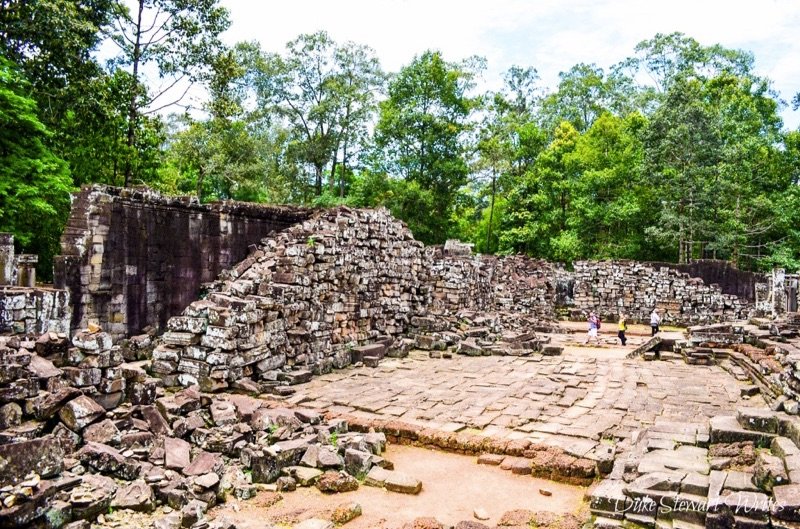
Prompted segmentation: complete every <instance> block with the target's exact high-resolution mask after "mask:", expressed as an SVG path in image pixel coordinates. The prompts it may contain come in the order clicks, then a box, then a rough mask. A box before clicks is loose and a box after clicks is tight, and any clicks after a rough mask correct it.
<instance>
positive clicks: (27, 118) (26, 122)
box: [0, 56, 71, 279]
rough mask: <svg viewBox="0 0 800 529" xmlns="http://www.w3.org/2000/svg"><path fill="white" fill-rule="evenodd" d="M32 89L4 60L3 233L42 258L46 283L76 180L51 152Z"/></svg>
mask: <svg viewBox="0 0 800 529" xmlns="http://www.w3.org/2000/svg"><path fill="white" fill-rule="evenodd" d="M28 89H29V85H28V83H27V82H26V81H25V79H24V78H23V77H22V74H21V73H20V72H19V71H18V70H17V68H16V67H15V66H14V65H13V64H12V63H11V62H9V61H8V60H6V59H5V58H3V57H1V56H0V231H7V232H11V233H13V234H14V237H15V242H16V244H17V246H18V247H19V249H20V250H22V251H24V252H26V253H38V254H39V256H40V274H41V276H43V278H44V279H47V278H49V277H50V274H51V271H52V256H53V255H54V254H55V253H56V252H57V251H58V247H59V237H60V234H61V230H62V229H63V226H64V222H65V220H66V216H67V213H68V211H69V204H70V198H69V193H70V191H71V179H70V175H69V169H68V168H67V165H66V163H64V161H63V160H61V159H60V158H58V157H57V156H55V155H54V154H53V153H52V152H51V151H50V150H49V149H48V148H47V145H46V141H47V138H48V136H49V132H48V131H47V128H46V127H45V126H44V125H43V124H42V122H41V121H39V118H38V116H37V113H36V112H37V107H36V103H35V102H34V101H33V100H32V99H30V98H29V97H28V96H27V95H26V94H27V93H28Z"/></svg>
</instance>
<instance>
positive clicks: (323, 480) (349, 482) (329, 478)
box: [316, 470, 358, 493]
mask: <svg viewBox="0 0 800 529" xmlns="http://www.w3.org/2000/svg"><path fill="white" fill-rule="evenodd" d="M316 485H317V488H318V489H319V490H320V491H322V492H329V493H333V492H348V491H352V490H356V489H358V480H356V478H354V477H353V476H351V475H349V474H347V473H346V472H336V471H335V470H329V471H327V472H325V473H324V474H322V476H320V478H319V480H318V481H317V483H316Z"/></svg>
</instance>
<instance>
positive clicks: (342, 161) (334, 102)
mask: <svg viewBox="0 0 800 529" xmlns="http://www.w3.org/2000/svg"><path fill="white" fill-rule="evenodd" d="M249 55H250V61H249V63H250V67H251V73H250V82H251V84H252V86H253V87H254V89H255V92H256V94H257V96H258V100H259V104H260V105H261V107H262V108H263V109H264V111H265V112H266V113H267V114H268V115H271V116H274V117H275V118H277V119H280V120H283V121H284V122H285V127H286V128H287V129H288V130H290V131H291V133H292V136H293V145H292V149H291V151H292V154H293V156H295V157H296V158H297V160H299V161H301V162H302V163H305V164H308V165H309V166H310V167H311V168H312V169H313V185H314V191H315V193H316V195H321V194H322V191H323V180H324V176H325V172H326V169H328V171H329V179H328V180H329V189H330V191H331V193H333V192H334V191H335V188H336V178H337V174H339V171H338V169H339V167H341V168H342V173H344V172H346V170H347V165H348V163H349V162H350V161H351V160H352V158H353V153H354V151H357V150H358V145H359V144H360V143H361V142H362V141H363V140H364V137H365V136H366V125H367V123H368V122H369V121H370V119H371V118H372V116H373V114H374V111H375V96H376V93H377V91H379V90H380V88H381V86H382V84H383V74H382V72H381V69H380V65H379V63H378V60H377V58H376V57H375V54H374V52H373V51H372V50H371V49H370V48H368V47H366V46H362V45H358V44H355V43H352V42H347V43H345V44H341V45H340V44H337V43H336V42H334V41H333V39H331V38H330V36H329V35H328V34H327V33H325V32H323V31H320V32H317V33H313V34H307V35H300V36H299V37H298V38H297V39H295V40H293V41H291V42H289V43H288V44H287V45H286V54H285V56H281V55H278V54H266V55H264V54H262V53H261V52H260V51H259V50H258V48H257V46H253V45H250V50H249ZM340 154H341V158H340ZM340 188H341V191H340V193H341V194H343V193H344V184H343V182H342V181H340Z"/></svg>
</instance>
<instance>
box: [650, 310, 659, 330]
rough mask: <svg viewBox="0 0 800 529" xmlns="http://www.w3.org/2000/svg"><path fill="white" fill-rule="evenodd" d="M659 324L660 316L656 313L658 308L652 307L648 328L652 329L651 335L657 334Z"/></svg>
mask: <svg viewBox="0 0 800 529" xmlns="http://www.w3.org/2000/svg"><path fill="white" fill-rule="evenodd" d="M659 325H661V316H659V315H658V309H653V312H651V313H650V329H651V330H652V331H653V336H655V335H656V334H658V330H659V329H658V326H659Z"/></svg>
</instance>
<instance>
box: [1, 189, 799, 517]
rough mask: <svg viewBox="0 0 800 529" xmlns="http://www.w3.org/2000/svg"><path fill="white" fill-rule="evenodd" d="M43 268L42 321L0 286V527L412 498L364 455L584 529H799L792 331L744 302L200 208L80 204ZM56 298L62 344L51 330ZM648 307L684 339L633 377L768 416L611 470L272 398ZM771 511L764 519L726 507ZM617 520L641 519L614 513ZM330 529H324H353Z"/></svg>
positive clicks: (512, 444)
mask: <svg viewBox="0 0 800 529" xmlns="http://www.w3.org/2000/svg"><path fill="white" fill-rule="evenodd" d="M62 247H63V249H64V255H63V256H62V257H61V258H60V259H59V261H58V264H57V266H56V277H57V282H58V286H60V287H63V288H61V289H49V290H48V292H51V294H47V295H46V296H45V297H47V296H51V297H52V299H57V300H58V303H57V307H56V306H53V305H47V303H44V302H42V301H41V299H43V298H41V297H39V298H37V297H36V295H35V291H36V290H37V289H36V288H35V287H31V286H27V287H16V286H14V287H0V314H2V315H3V318H4V319H0V325H2V324H3V322H6V323H5V328H3V329H0V332H5V333H6V334H5V335H4V336H0V503H1V504H2V507H0V527H47V528H58V527H69V528H70V529H77V528H78V527H88V523H89V521H93V522H95V523H99V524H100V525H102V524H103V523H105V522H103V521H102V520H104V519H105V518H104V517H105V516H109V517H110V516H111V515H110V513H111V512H113V511H114V510H115V509H126V510H133V511H142V512H153V511H154V510H155V509H157V508H158V509H159V511H158V512H160V513H163V515H162V516H160V517H156V520H155V527H157V528H159V529H161V528H164V529H166V528H173V527H174V528H177V527H194V528H196V529H200V528H205V527H210V526H216V527H231V524H230V523H228V522H225V521H224V520H216V521H214V522H211V523H209V522H208V521H206V520H204V513H206V512H207V511H208V510H209V509H211V508H212V507H213V506H214V505H215V504H217V503H219V502H221V501H225V500H226V499H230V498H238V499H245V498H249V497H252V496H253V495H255V493H256V492H257V491H258V490H272V491H280V490H289V489H291V488H293V487H296V486H310V485H313V486H316V487H318V488H319V489H320V490H322V491H325V492H336V491H346V490H352V489H354V488H357V487H359V486H361V485H368V486H379V487H384V488H386V489H387V490H390V491H397V492H401V493H411V494H414V493H417V492H419V490H420V487H421V486H422V484H421V483H420V482H419V481H418V480H416V479H414V478H413V477H411V476H408V475H405V474H403V472H402V469H398V470H394V469H393V465H392V463H391V462H390V461H388V460H386V459H385V458H384V457H383V451H384V448H385V444H386V442H387V441H389V442H403V443H413V444H419V445H422V446H429V447H437V448H440V449H444V450H452V451H457V452H460V453H467V454H473V455H477V456H480V457H479V462H480V463H483V464H497V465H500V466H501V467H503V468H508V469H510V470H511V471H513V472H515V473H519V474H533V475H535V476H542V477H546V478H548V479H554V480H559V481H565V482H570V483H576V484H582V485H589V484H590V483H593V482H597V483H599V485H598V486H597V487H596V488H594V489H593V491H592V492H590V493H589V496H590V498H591V501H590V508H591V511H592V514H593V516H594V526H595V527H623V526H625V527H631V526H637V527H639V526H641V527H653V526H656V525H657V526H659V527H661V526H665V527H666V526H668V525H669V526H672V527H702V526H705V527H713V528H716V527H734V526H735V527H770V526H771V527H792V525H791V524H792V523H795V522H797V521H800V515H798V514H797V513H798V512H800V500H799V499H800V489H797V487H800V485H796V484H795V483H800V474H798V475H797V476H795V473H797V472H800V465H798V464H797V457H798V456H797V452H798V450H799V449H798V448H797V445H798V444H800V434H798V433H797V432H800V423H799V422H798V419H797V415H798V412H799V411H800V410H799V409H798V408H800V405H798V402H800V383H798V382H797V380H798V377H797V375H796V374H797V368H796V365H797V364H796V362H797V361H798V360H799V359H800V336H798V332H799V331H800V319H798V318H797V316H796V314H787V315H786V316H785V317H783V318H782V319H777V320H774V319H758V318H752V317H751V316H753V315H755V314H756V305H755V304H754V303H753V300H751V299H748V298H745V297H742V296H736V295H733V294H730V293H726V292H724V291H723V289H722V288H721V287H719V286H715V285H708V284H706V283H705V282H703V281H702V280H699V279H696V278H693V277H692V276H690V275H689V274H687V273H684V272H681V271H678V270H675V269H672V268H670V267H667V266H659V265H656V264H649V265H648V264H640V263H633V262H601V263H596V262H594V263H593V262H578V263H575V264H574V271H570V270H568V269H567V268H565V267H563V266H560V265H555V264H552V263H546V262H543V261H539V260H535V259H529V258H526V257H522V256H502V257H492V256H475V255H473V254H472V252H471V250H470V249H469V248H468V247H467V246H465V245H461V244H458V243H455V242H451V243H448V244H447V245H445V246H444V247H425V246H424V245H422V244H421V243H419V242H418V241H416V240H414V238H413V236H412V234H411V233H410V231H409V230H408V229H407V227H406V226H405V225H404V224H402V223H401V222H399V221H397V220H396V219H394V218H392V217H391V215H390V214H389V213H388V212H387V211H385V210H355V209H349V208H345V207H340V208H335V209H330V210H319V211H312V210H304V209H295V208H271V207H261V206H249V205H241V204H235V203H226V204H216V205H210V206H209V205H200V204H198V203H196V202H194V201H192V200H188V199H178V198H168V197H161V196H160V195H157V194H154V193H152V192H150V191H146V190H117V189H113V188H106V187H99V186H95V187H90V188H85V189H84V190H82V192H81V193H80V194H79V195H78V197H77V199H76V202H75V206H74V208H73V214H72V216H71V219H70V222H69V226H68V229H67V232H66V233H65V235H64V238H63V239H62ZM12 248H13V247H12ZM7 254H8V252H6V254H3V255H7ZM7 262H8V259H7V258H6V259H5V260H4V261H3V260H2V259H0V264H3V270H8V269H9V268H8V266H7V265H6V264H5V263H7ZM4 273H7V275H6V276H5V277H10V275H11V273H10V272H4ZM22 276H24V274H22ZM17 288H22V290H21V292H22V294H20V293H18V292H17V291H15V290H14V289H17ZM39 290H42V291H43V292H44V291H45V290H44V289H41V288H40V289H39ZM200 291H202V295H201V296H200V299H197V293H198V292H200ZM70 295H71V299H72V302H73V305H72V309H73V312H72V316H71V317H72V319H71V323H70V312H69V310H62V309H63V308H69V299H70ZM48 299H50V298H48ZM9 300H12V301H10V302H9ZM653 306H656V307H658V308H661V309H662V310H663V312H665V313H666V315H667V318H668V320H669V321H672V322H675V323H683V324H687V323H688V324H697V323H702V324H703V325H702V326H698V325H696V326H694V327H691V328H690V329H689V331H688V334H687V336H686V337H685V338H683V339H680V340H676V341H675V343H674V347H673V349H672V351H671V352H670V353H664V354H663V355H661V354H659V353H658V352H656V351H654V348H655V346H657V345H658V344H657V343H655V342H653V343H650V342H646V343H644V344H643V346H642V347H640V348H639V349H637V351H636V352H641V353H642V354H643V355H644V357H645V360H659V359H660V360H662V361H664V360H670V361H677V360H683V361H685V362H686V363H687V364H691V365H708V364H711V365H715V366H720V367H722V368H723V369H725V370H727V371H728V372H729V373H730V374H731V375H732V376H733V377H735V378H736V379H737V380H741V381H742V383H745V382H746V383H747V384H746V385H745V386H743V387H742V395H743V396H747V397H749V396H751V395H758V396H759V398H763V399H764V400H765V401H766V402H767V403H768V404H769V405H770V406H771V409H753V410H748V409H742V410H740V412H739V414H738V415H736V416H718V417H712V418H711V420H710V421H708V422H707V423H698V424H683V425H671V426H669V427H667V428H665V426H664V425H663V424H662V425H658V424H656V425H654V426H653V427H651V428H644V429H642V430H641V431H638V433H634V434H632V435H630V437H628V436H626V437H625V438H624V439H616V438H614V436H613V434H610V435H611V438H610V440H611V441H614V442H618V443H619V444H618V445H617V446H619V448H618V449H617V448H616V447H615V446H614V445H604V444H603V443H602V442H600V439H599V438H598V439H597V440H593V441H592V442H591V443H590V444H591V449H588V448H586V447H587V446H589V445H587V444H586V442H584V441H581V442H576V443H575V444H574V445H571V444H567V445H558V446H553V445H546V444H542V443H538V442H535V441H533V440H531V439H529V438H527V437H516V438H513V439H512V438H507V439H500V438H493V437H491V436H490V435H482V434H478V433H470V432H468V431H465V430H460V431H444V430H435V429H429V428H421V427H419V426H418V425H415V424H411V423H407V422H403V421H401V420H371V419H370V420H367V419H365V418H364V417H363V416H359V415H347V414H345V415H341V414H336V413H324V414H323V413H320V412H317V411H315V410H314V409H313V408H309V407H303V406H301V404H302V403H303V401H304V398H303V396H302V395H297V394H296V392H295V391H296V390H295V387H297V385H298V384H302V383H304V382H308V381H309V380H310V379H312V378H314V377H317V376H320V375H324V374H326V373H330V372H331V370H333V369H341V368H345V367H347V366H351V365H356V366H360V365H364V366H372V367H375V366H378V365H380V364H381V362H382V361H383V360H384V358H385V357H391V358H400V359H402V358H403V357H406V356H407V355H408V354H409V352H410V351H420V350H421V351H424V353H425V355H426V357H427V358H433V359H439V358H448V357H452V356H453V355H455V354H459V355H462V356H465V357H466V356H492V357H506V356H509V357H514V359H517V357H519V358H518V359H519V360H520V361H524V362H533V363H536V362H543V360H542V359H543V358H551V359H552V358H555V357H558V355H560V354H561V353H562V345H561V344H562V343H563V340H561V339H560V338H558V336H559V335H563V333H564V329H563V328H561V327H560V326H559V324H558V323H557V322H556V316H557V315H558V314H559V311H562V312H561V313H562V314H563V311H567V312H570V311H571V312H572V314H573V316H575V317H582V314H583V313H585V312H586V311H587V310H600V311H601V312H602V313H603V314H606V315H609V316H611V315H613V314H616V313H617V312H618V311H619V310H620V309H622V310H624V311H625V312H627V313H628V314H629V315H631V316H632V317H633V318H634V319H645V318H646V315H647V313H649V311H650V310H651V308H652V307H653ZM9 314H10V315H12V317H9V316H8V315H9ZM50 315H53V316H50ZM748 319H749V322H748V321H747V320H748ZM732 320H739V321H738V322H737V323H731V321H732ZM84 328H86V329H88V330H84ZM76 329H78V330H77V332H76ZM158 330H164V331H165V332H163V334H160V335H158V332H157V331H158ZM554 340H555V341H554ZM670 355H671V356H670ZM548 366H550V367H548ZM545 367H546V368H548V369H555V371H554V372H551V374H550V375H549V376H548V378H547V380H546V381H545V382H546V385H548V386H552V385H553V384H554V381H557V380H561V377H564V376H566V375H568V374H569V371H568V370H567V368H565V370H563V371H561V374H559V371H558V370H559V369H561V368H560V367H558V366H557V364H555V363H549V362H548V363H546V365H545ZM532 382H534V383H535V381H532ZM180 386H184V387H183V388H181V387H180ZM567 389H570V388H567ZM573 389H574V388H573ZM547 391H551V390H550V389H548V390H547ZM220 392H222V393H220ZM569 394H570V392H569V391H565V393H564V396H563V399H566V400H567V401H570V402H574V401H575V399H576V398H575V397H573V398H570V397H569ZM611 422H613V419H612V420H611ZM521 431H523V432H525V430H521ZM608 431H609V432H612V431H614V430H613V429H610V430H608ZM766 447H768V448H769V450H768V451H766V450H764V451H757V450H756V448H766ZM737 450H739V451H741V452H742V453H744V454H745V455H746V457H743V458H742V457H739V456H737ZM747 454H750V455H752V457H750V455H747ZM796 489H797V490H796ZM770 498H772V499H773V500H780V502H781V505H782V506H783V507H784V509H782V510H775V509H770V508H769V507H767V508H759V509H755V510H751V511H747V512H745V510H744V509H743V508H742V505H744V503H746V502H747V501H752V502H756V503H758V502H762V501H764V500H766V501H767V505H769V501H770ZM698 499H699V500H708V501H706V506H705V507H703V508H702V509H701V508H699V507H698V508H695V509H693V510H687V511H685V512H688V514H679V515H674V516H672V515H670V516H666V515H663V514H662V513H660V512H659V511H658V509H653V507H652V502H654V501H655V502H656V504H658V505H663V502H666V503H667V504H668V505H671V506H675V505H676V504H677V503H678V502H679V500H681V501H683V500H698ZM743 502H744V503H743ZM634 504H636V505H644V507H642V509H640V510H636V511H633V510H632V509H630V508H628V509H622V510H620V509H618V508H617V507H618V506H619V505H622V506H623V507H625V506H629V505H634ZM758 504H759V505H760V503H758ZM708 505H712V506H713V507H712V508H710V509H709V507H708ZM163 506H168V509H167V510H166V511H165V510H164V509H163ZM167 511H169V512H167ZM681 512H684V511H681ZM340 515H341V517H340V518H337V520H339V523H345V522H346V521H347V520H349V519H350V517H351V516H355V515H356V514H355V510H354V509H353V510H348V509H347V508H343V511H342V512H341V513H340ZM525 516H527V515H525V514H524V513H518V516H516V518H515V517H514V516H510V517H508V519H509V520H510V519H512V518H513V519H519V520H522V519H523V518H525ZM532 520H535V517H533V514H531V515H530V516H528V518H525V520H523V522H525V523H527V522H530V521H532ZM148 523H149V522H148ZM470 523H473V524H475V522H470ZM626 524H627V525H626ZM478 525H480V524H475V525H471V526H469V527H477V526H478ZM464 527H467V526H464Z"/></svg>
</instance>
